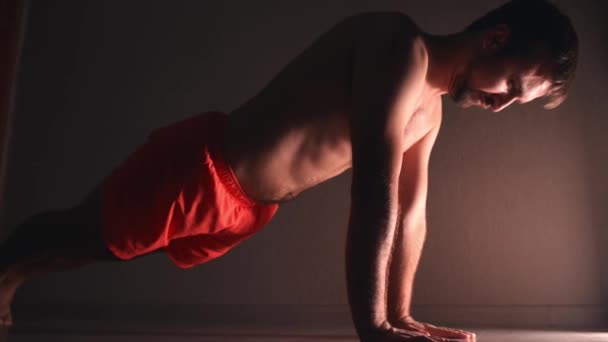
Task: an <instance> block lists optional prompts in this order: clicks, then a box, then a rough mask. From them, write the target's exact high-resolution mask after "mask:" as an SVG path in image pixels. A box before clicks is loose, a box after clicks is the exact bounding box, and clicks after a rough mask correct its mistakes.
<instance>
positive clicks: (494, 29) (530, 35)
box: [449, 0, 578, 111]
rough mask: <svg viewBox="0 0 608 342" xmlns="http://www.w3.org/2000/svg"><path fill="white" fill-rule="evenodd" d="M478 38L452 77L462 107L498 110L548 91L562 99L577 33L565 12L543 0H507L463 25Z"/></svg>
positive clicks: (453, 92) (573, 65) (553, 100)
mask: <svg viewBox="0 0 608 342" xmlns="http://www.w3.org/2000/svg"><path fill="white" fill-rule="evenodd" d="M465 34H471V35H474V36H475V37H477V39H476V42H477V43H478V48H477V49H476V51H475V53H474V56H473V57H472V59H471V60H470V63H469V64H468V65H466V66H465V67H464V69H463V71H462V72H460V73H459V74H458V75H456V76H455V77H454V80H453V82H452V85H451V89H450V91H449V93H450V96H451V97H452V98H453V99H454V101H456V103H458V104H459V105H461V106H463V107H469V106H473V105H477V106H481V107H485V108H488V109H491V110H494V111H499V110H501V109H503V108H505V107H506V106H508V105H510V104H511V103H513V102H515V101H518V102H520V103H525V102H529V101H531V100H533V99H535V98H538V97H543V96H547V97H548V98H549V102H548V103H547V104H546V105H545V107H546V108H554V107H556V106H557V105H559V104H560V103H561V102H563V101H564V99H565V98H566V95H567V91H568V87H569V86H570V84H571V83H572V80H573V78H574V70H575V68H576V62H577V56H578V38H577V35H576V32H575V31H574V28H573V27H572V25H571V23H570V20H569V19H568V17H566V16H565V15H563V14H562V13H561V12H560V11H559V9H557V8H556V7H555V6H554V5H553V4H551V3H549V2H548V1H546V0H512V1H510V2H508V3H506V4H505V5H503V6H501V7H499V8H497V9H495V10H493V11H491V12H489V13H487V14H486V15H485V16H483V17H481V18H479V19H478V20H476V21H475V22H473V23H472V24H471V25H470V26H469V27H467V28H466V30H465Z"/></svg>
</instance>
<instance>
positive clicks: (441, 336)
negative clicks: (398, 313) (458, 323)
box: [392, 316, 477, 342]
mask: <svg viewBox="0 0 608 342" xmlns="http://www.w3.org/2000/svg"><path fill="white" fill-rule="evenodd" d="M392 324H393V326H395V327H396V328H399V329H406V330H411V331H417V332H427V333H429V334H430V337H431V338H434V339H437V340H439V341H442V340H446V341H453V340H461V341H467V342H474V341H476V338H477V336H476V335H475V333H472V332H468V331H465V330H460V329H453V328H446V327H438V326H435V325H432V324H428V323H422V322H418V321H416V320H415V319H414V318H413V317H412V316H406V317H403V318H401V319H399V320H398V321H397V322H393V323H392Z"/></svg>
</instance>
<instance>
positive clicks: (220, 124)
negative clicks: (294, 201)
mask: <svg viewBox="0 0 608 342" xmlns="http://www.w3.org/2000/svg"><path fill="white" fill-rule="evenodd" d="M213 113H214V114H218V115H214V118H213V120H217V121H216V122H215V123H216V124H214V125H211V126H210V127H213V128H212V129H214V131H213V132H209V133H211V134H213V136H214V137H213V139H212V143H211V144H210V146H209V152H210V154H211V159H212V160H213V165H214V167H215V172H216V174H217V176H218V178H219V179H220V181H221V182H222V183H223V184H224V186H225V187H226V190H227V191H228V192H229V193H230V194H231V195H232V196H234V198H235V199H236V200H238V201H239V202H240V203H241V204H242V205H244V206H247V207H253V206H258V207H265V206H272V205H273V204H266V203H261V202H258V201H256V200H255V199H253V198H251V197H249V195H247V193H246V192H245V190H243V188H242V187H241V184H240V183H239V181H238V179H237V178H236V175H235V174H234V171H233V170H232V167H230V165H229V164H228V162H226V160H225V159H224V156H223V155H222V149H221V146H222V142H223V138H224V127H225V126H226V119H227V118H228V115H227V114H226V113H222V112H213Z"/></svg>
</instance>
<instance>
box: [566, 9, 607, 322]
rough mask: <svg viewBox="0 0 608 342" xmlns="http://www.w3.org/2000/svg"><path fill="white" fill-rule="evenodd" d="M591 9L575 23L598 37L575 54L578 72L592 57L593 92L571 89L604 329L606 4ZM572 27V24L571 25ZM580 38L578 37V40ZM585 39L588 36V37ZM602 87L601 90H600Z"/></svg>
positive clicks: (580, 87) (584, 87)
mask: <svg viewBox="0 0 608 342" xmlns="http://www.w3.org/2000/svg"><path fill="white" fill-rule="evenodd" d="M592 6H593V7H594V11H592V12H590V13H598V15H597V16H595V18H585V19H586V20H585V22H583V21H582V20H581V21H580V22H579V23H578V24H580V27H578V28H577V29H578V30H580V31H583V30H587V29H588V28H589V27H592V28H593V31H594V32H597V33H598V35H597V36H595V37H593V40H592V41H587V42H585V41H581V46H580V52H579V66H578V67H579V69H580V68H581V64H582V63H585V62H586V61H587V60H589V58H585V56H584V55H585V54H589V55H590V56H593V58H594V61H596V62H595V63H593V64H590V65H588V66H586V68H587V69H588V72H589V73H591V74H592V75H593V76H592V77H593V80H594V85H593V88H592V87H591V85H589V84H581V83H578V82H576V81H575V85H574V87H575V88H578V91H579V92H582V96H584V98H585V99H586V100H585V102H583V101H581V102H580V103H585V104H586V105H584V106H581V107H580V108H579V111H578V113H576V114H577V115H581V129H582V133H583V146H584V149H585V153H586V156H585V157H586V159H587V165H586V166H587V177H588V180H589V181H588V184H590V185H591V188H590V189H589V196H590V200H589V203H590V205H591V208H590V212H591V215H592V217H591V221H592V222H593V225H594V228H595V231H596V234H597V236H596V240H595V241H596V243H597V250H598V258H599V260H598V263H597V265H598V266H599V267H598V273H599V277H598V278H600V279H601V282H602V288H603V303H604V309H605V311H606V317H605V322H606V325H608V267H606V261H607V260H608V249H607V248H606V245H607V243H608V211H606V204H607V201H608V182H607V181H606V175H607V174H608V159H606V150H605V147H606V146H608V136H607V135H606V131H608V116H606V113H605V111H604V110H603V109H604V108H606V107H608V105H607V104H606V103H605V96H604V94H603V92H604V91H605V89H606V85H608V65H606V64H605V62H601V61H606V60H608V47H607V46H606V45H605V44H604V42H605V41H606V40H607V39H608V22H607V21H606V20H605V19H604V17H603V14H604V13H608V2H606V1H594V2H593V4H592ZM575 24H576V23H575ZM580 35H582V34H579V36H580ZM588 36H589V35H588ZM591 49H593V50H591ZM602 85H603V86H602Z"/></svg>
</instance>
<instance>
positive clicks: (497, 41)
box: [482, 24, 510, 52]
mask: <svg viewBox="0 0 608 342" xmlns="http://www.w3.org/2000/svg"><path fill="white" fill-rule="evenodd" d="M509 34H510V30H509V26H507V25H506V24H499V25H496V26H495V27H494V28H492V29H489V30H488V31H487V33H486V34H485V35H484V38H483V42H482V46H483V49H484V50H486V51H489V52H496V51H499V50H500V49H502V48H503V47H504V46H505V45H506V44H507V40H508V39H509Z"/></svg>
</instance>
